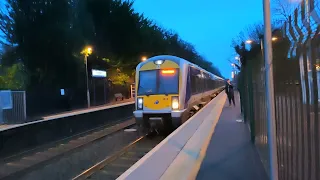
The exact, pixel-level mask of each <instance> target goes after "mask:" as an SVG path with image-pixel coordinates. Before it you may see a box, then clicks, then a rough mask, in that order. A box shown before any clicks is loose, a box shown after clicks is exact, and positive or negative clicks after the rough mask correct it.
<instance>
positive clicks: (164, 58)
mask: <svg viewBox="0 0 320 180" xmlns="http://www.w3.org/2000/svg"><path fill="white" fill-rule="evenodd" d="M159 59H161V60H166V59H168V60H171V61H174V62H176V63H177V64H179V65H181V64H183V63H185V64H189V65H191V66H192V67H195V68H197V69H199V70H202V71H205V72H206V73H208V74H210V76H211V77H212V78H214V79H220V80H224V79H223V78H221V77H219V76H217V75H215V74H213V73H211V72H209V71H207V70H205V69H203V68H201V67H200V66H198V65H196V64H193V63H191V62H189V61H187V60H185V59H183V58H180V57H177V56H172V55H158V56H153V57H151V58H149V59H147V60H145V61H144V62H141V63H139V64H138V66H137V69H140V67H141V66H142V65H144V64H146V63H148V62H150V61H156V60H159Z"/></svg>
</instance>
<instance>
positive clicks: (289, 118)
mask: <svg viewBox="0 0 320 180" xmlns="http://www.w3.org/2000/svg"><path fill="white" fill-rule="evenodd" d="M310 2H311V1H310ZM312 2H314V3H315V5H313V6H312V7H314V9H310V8H309V10H310V12H309V13H307V15H305V14H304V15H303V16H302V15H301V14H302V13H304V11H302V9H304V8H305V7H299V8H298V9H297V10H296V13H295V14H294V15H293V16H292V17H290V18H289V19H290V21H288V22H286V23H285V25H284V28H283V30H281V31H280V32H278V33H277V32H275V34H274V35H275V36H278V40H277V41H275V42H273V44H272V46H273V77H274V79H273V80H274V95H275V97H274V105H275V111H276V114H275V119H276V142H277V159H278V175H279V177H278V179H279V180H295V179H296V180H319V179H320V116H319V115H320V103H319V102H320V98H319V97H320V50H319V48H320V39H319V32H320V21H319V18H318V17H320V10H319V6H318V2H317V1H312ZM307 5H308V4H307ZM310 7H311V6H310ZM308 14H309V16H308ZM294 16H297V17H294ZM302 17H304V19H302ZM248 53H249V54H250V55H248V56H247V59H246V65H245V67H243V68H242V70H241V73H240V74H239V76H238V78H239V79H238V82H239V89H240V92H241V96H242V97H241V101H242V109H243V115H244V118H245V121H246V122H247V123H248V124H250V130H251V136H252V141H253V142H254V143H255V145H256V146H257V148H258V151H259V154H260V157H261V159H262V162H263V163H264V165H265V168H266V170H267V172H270V166H269V152H268V151H269V148H268V138H267V114H266V111H267V108H268V107H267V105H266V96H265V94H266V93H265V90H266V88H265V82H266V81H265V66H264V60H263V58H262V53H261V52H259V51H257V50H256V51H255V52H253V51H249V52H248Z"/></svg>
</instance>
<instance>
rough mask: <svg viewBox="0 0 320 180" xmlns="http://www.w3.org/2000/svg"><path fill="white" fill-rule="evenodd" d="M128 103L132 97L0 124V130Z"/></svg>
mask: <svg viewBox="0 0 320 180" xmlns="http://www.w3.org/2000/svg"><path fill="white" fill-rule="evenodd" d="M128 103H134V99H131V98H130V99H124V100H122V101H113V102H110V103H107V104H104V105H100V106H92V107H90V108H83V109H75V110H71V111H65V112H61V113H56V114H52V115H47V116H43V117H41V118H39V120H35V121H30V122H26V123H21V124H19V123H17V124H0V131H3V130H6V129H9V128H14V127H19V126H23V125H27V124H34V123H37V122H40V121H46V120H53V119H58V118H62V117H67V116H73V115H78V114H84V113H90V112H94V111H99V110H103V109H107V108H111V107H113V106H117V105H118V106H121V105H122V104H123V105H126V104H128Z"/></svg>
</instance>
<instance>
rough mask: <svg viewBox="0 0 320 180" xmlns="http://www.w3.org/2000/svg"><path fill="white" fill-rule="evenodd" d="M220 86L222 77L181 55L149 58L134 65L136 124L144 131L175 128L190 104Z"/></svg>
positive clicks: (208, 94)
mask: <svg viewBox="0 0 320 180" xmlns="http://www.w3.org/2000/svg"><path fill="white" fill-rule="evenodd" d="M223 86H224V80H223V79H222V78H221V77H218V76H216V75H214V74H212V73H210V72H208V71H206V70H204V69H202V68H200V67H199V66H197V65H195V64H192V63H190V62H188V61H187V60H184V59H182V58H179V57H176V56H170V55H160V56H155V57H152V58H149V59H147V60H146V61H144V62H141V63H140V64H138V66H137V68H136V97H135V101H136V110H135V111H134V117H135V119H136V123H137V125H138V126H139V127H140V128H141V129H143V130H145V131H150V130H154V129H155V130H157V129H163V128H164V129H167V128H170V127H172V128H177V127H178V126H180V125H181V124H182V123H183V122H185V121H186V120H187V119H188V117H189V114H190V109H191V108H192V106H193V105H195V104H199V103H201V100H202V99H203V98H206V97H208V96H210V95H211V94H212V93H214V91H215V90H216V89H217V88H221V87H223Z"/></svg>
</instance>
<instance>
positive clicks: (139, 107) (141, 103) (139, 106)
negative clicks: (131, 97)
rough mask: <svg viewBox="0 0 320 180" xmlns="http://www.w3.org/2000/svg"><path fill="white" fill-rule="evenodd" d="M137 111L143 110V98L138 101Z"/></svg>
mask: <svg viewBox="0 0 320 180" xmlns="http://www.w3.org/2000/svg"><path fill="white" fill-rule="evenodd" d="M137 109H138V110H141V109H143V98H141V97H139V98H138V99H137Z"/></svg>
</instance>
